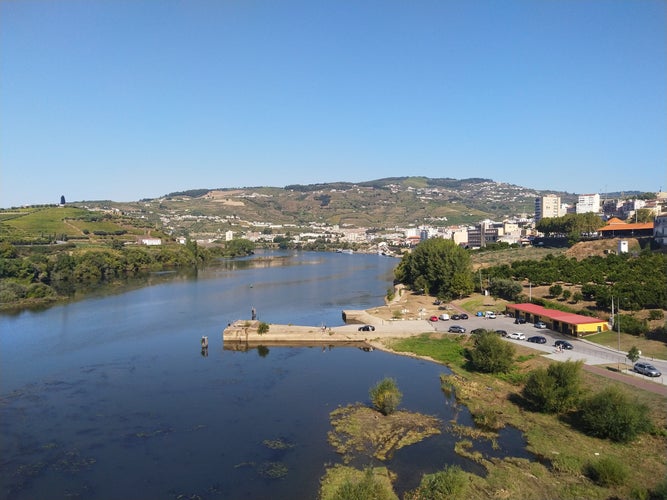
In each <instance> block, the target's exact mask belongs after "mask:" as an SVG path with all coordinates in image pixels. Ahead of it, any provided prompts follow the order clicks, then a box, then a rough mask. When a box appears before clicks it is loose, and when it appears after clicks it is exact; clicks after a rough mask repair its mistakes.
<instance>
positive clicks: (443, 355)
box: [389, 333, 464, 366]
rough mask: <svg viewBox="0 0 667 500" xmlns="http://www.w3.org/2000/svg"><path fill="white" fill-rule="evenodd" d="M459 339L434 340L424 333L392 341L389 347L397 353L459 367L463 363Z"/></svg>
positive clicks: (462, 348) (462, 349) (461, 346)
mask: <svg viewBox="0 0 667 500" xmlns="http://www.w3.org/2000/svg"><path fill="white" fill-rule="evenodd" d="M461 338H462V337H458V336H457V337H456V338H454V339H450V338H438V339H434V338H433V337H432V335H431V334H429V333H424V334H422V335H419V336H416V337H410V338H407V339H398V340H394V341H392V342H391V344H390V346H389V347H391V349H393V350H394V351H398V352H413V353H415V354H418V355H420V356H428V357H430V358H432V359H434V360H435V361H438V362H440V363H444V364H447V365H450V366H451V365H453V366H461V365H462V363H463V361H464V359H463V351H464V347H463V345H461V343H460V339H461Z"/></svg>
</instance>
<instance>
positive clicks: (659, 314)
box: [648, 309, 665, 321]
mask: <svg viewBox="0 0 667 500" xmlns="http://www.w3.org/2000/svg"><path fill="white" fill-rule="evenodd" d="M664 317H665V313H664V312H663V311H662V309H651V310H650V311H649V312H648V319H650V320H651V321H654V320H658V319H662V318H664Z"/></svg>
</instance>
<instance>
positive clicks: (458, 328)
mask: <svg viewBox="0 0 667 500" xmlns="http://www.w3.org/2000/svg"><path fill="white" fill-rule="evenodd" d="M447 331H448V332H449V333H465V332H466V329H465V328H463V327H462V326H459V325H452V326H450V327H449V330H447Z"/></svg>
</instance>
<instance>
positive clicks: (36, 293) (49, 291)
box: [26, 283, 56, 299]
mask: <svg viewBox="0 0 667 500" xmlns="http://www.w3.org/2000/svg"><path fill="white" fill-rule="evenodd" d="M55 296H56V291H55V290H54V289H53V288H51V287H50V286H48V285H45V284H44V283H31V284H30V285H28V288H27V289H26V297H27V298H30V299H44V298H47V297H55Z"/></svg>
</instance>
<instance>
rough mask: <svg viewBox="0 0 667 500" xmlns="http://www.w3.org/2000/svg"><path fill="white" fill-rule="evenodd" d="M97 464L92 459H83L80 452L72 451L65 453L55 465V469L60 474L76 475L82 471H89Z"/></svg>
mask: <svg viewBox="0 0 667 500" xmlns="http://www.w3.org/2000/svg"><path fill="white" fill-rule="evenodd" d="M96 462H97V460H96V459H94V458H90V457H82V456H81V454H80V453H79V450H70V451H66V452H65V453H63V454H62V455H61V456H60V457H59V458H58V459H57V460H56V461H55V462H54V464H53V469H54V470H56V471H58V472H67V473H70V474H76V473H77V472H81V471H82V470H85V469H89V468H90V467H91V466H93V465H94V464H95V463H96Z"/></svg>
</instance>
